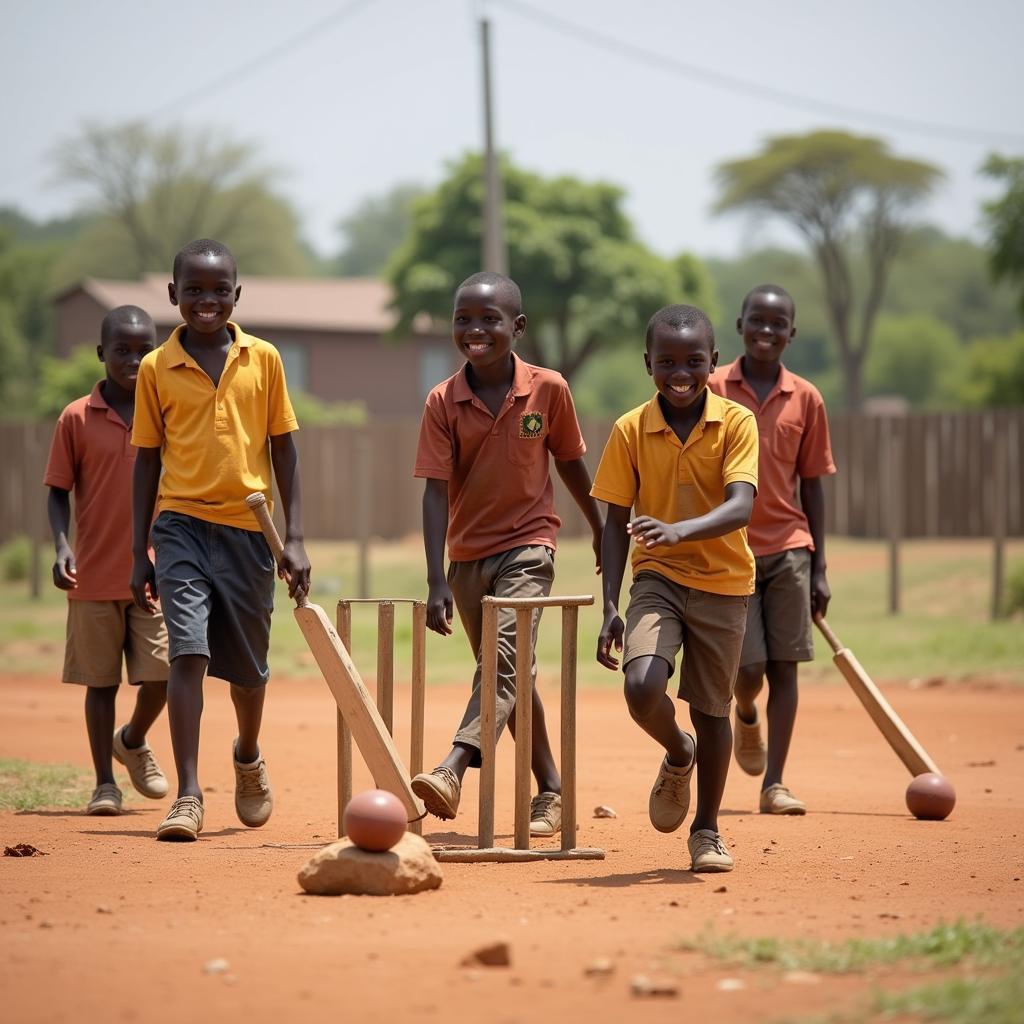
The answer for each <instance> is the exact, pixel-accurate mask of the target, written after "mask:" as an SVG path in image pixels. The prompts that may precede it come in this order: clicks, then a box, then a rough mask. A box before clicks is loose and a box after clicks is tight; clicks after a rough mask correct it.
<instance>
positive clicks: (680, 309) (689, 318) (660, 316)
mask: <svg viewBox="0 0 1024 1024" xmlns="http://www.w3.org/2000/svg"><path fill="white" fill-rule="evenodd" d="M662 324H664V325H665V326H666V327H671V328H672V329H673V330H676V331H681V330H704V331H707V334H708V338H709V339H710V341H711V349H712V351H714V348H715V329H714V327H712V326H711V321H710V320H709V319H708V316H707V313H705V312H704V310H702V309H698V308H697V307H696V306H684V305H681V304H680V305H674V306H665V307H663V308H662V309H659V310H658V312H657V313H655V314H654V316H652V317H651V319H650V320H648V321H647V336H646V339H645V344H646V345H647V348H648V349H650V347H651V339H652V338H653V337H654V331H655V328H657V327H659V326H661V325H662Z"/></svg>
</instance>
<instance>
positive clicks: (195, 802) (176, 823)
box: [156, 796, 203, 842]
mask: <svg viewBox="0 0 1024 1024" xmlns="http://www.w3.org/2000/svg"><path fill="white" fill-rule="evenodd" d="M202 831H203V801H202V800H200V799H199V797H197V796H180V797H178V799H177V800H175V801H174V803H173V804H171V809H170V811H168V813H167V817H166V818H164V820H163V821H162V822H160V824H159V825H158V826H157V829H156V837H157V839H172V840H173V839H176V840H179V841H182V840H184V841H185V842H189V841H195V840H196V839H198V838H199V833H200V832H202Z"/></svg>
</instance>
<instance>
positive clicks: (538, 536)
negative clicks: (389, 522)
mask: <svg viewBox="0 0 1024 1024" xmlns="http://www.w3.org/2000/svg"><path fill="white" fill-rule="evenodd" d="M512 358H513V361H514V365H515V375H514V378H513V380H512V387H511V388H510V389H509V393H508V396H507V397H506V399H505V401H504V403H503V404H502V406H501V409H500V410H499V412H498V415H497V417H495V416H492V415H491V412H490V410H489V409H488V408H487V406H485V405H484V403H483V402H481V401H480V399H479V398H477V397H476V395H474V394H473V389H472V388H471V387H470V386H469V379H468V378H467V377H466V368H465V366H464V367H463V368H462V369H461V370H459V372H458V373H456V374H455V375H454V376H452V377H449V378H448V379H447V380H446V381H442V382H441V383H440V384H438V385H437V387H436V388H434V390H433V391H431V392H430V394H429V395H428V396H427V402H426V406H425V408H424V410H423V420H422V422H421V424H420V437H419V445H418V447H417V450H416V468H415V470H414V471H413V475H414V476H418V477H426V478H428V479H433V480H447V481H448V515H449V519H448V557H449V559H450V560H451V561H453V562H468V561H472V560H475V559H478V558H487V557H488V556H489V555H496V554H499V553H500V552H502V551H508V550H510V549H511V548H516V547H521V546H523V545H528V544H546V545H547V546H548V547H549V548H554V547H555V536H556V534H557V532H558V527H559V526H561V520H560V519H559V518H558V516H557V515H556V514H555V499H554V488H553V487H552V484H551V475H550V473H549V471H548V467H549V462H550V460H549V458H548V455H549V453H550V454H551V455H553V456H554V457H555V458H556V459H559V460H561V461H566V460H569V459H578V458H579V457H580V456H581V455H582V454H583V453H584V452H585V451H586V450H587V449H586V445H585V444H584V443H583V435H582V434H581V433H580V427H579V423H578V422H577V420H576V409H575V407H574V406H573V402H572V395H570V393H569V385H568V384H566V382H565V379H564V378H563V377H562V376H561V374H558V373H556V372H555V371H554V370H547V369H545V368H544V367H541V366H531V365H530V364H529V363H524V362H523V361H522V360H521V359H520V358H519V357H518V356H516V355H513V357H512Z"/></svg>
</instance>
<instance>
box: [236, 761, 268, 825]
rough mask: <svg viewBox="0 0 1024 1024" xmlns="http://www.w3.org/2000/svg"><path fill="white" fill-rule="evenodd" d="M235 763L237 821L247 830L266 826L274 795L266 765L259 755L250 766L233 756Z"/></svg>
mask: <svg viewBox="0 0 1024 1024" xmlns="http://www.w3.org/2000/svg"><path fill="white" fill-rule="evenodd" d="M235 749H236V748H235V747H234V746H232V748H231V751H232V753H231V759H232V760H233V761H234V763H235V813H236V814H237V815H238V820H239V821H240V822H241V823H242V824H243V825H248V826H249V828H259V827H260V826H261V825H266V823H267V821H268V820H269V819H270V815H271V813H272V812H273V810H274V793H273V791H272V790H271V788H270V779H269V778H268V777H267V763H266V761H264V760H263V755H262V754H260V756H259V757H257V758H256V760H255V761H253V762H252V763H251V764H243V763H242V762H241V761H239V760H238V758H236V757H235V756H234V751H235Z"/></svg>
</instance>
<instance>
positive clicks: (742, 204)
mask: <svg viewBox="0 0 1024 1024" xmlns="http://www.w3.org/2000/svg"><path fill="white" fill-rule="evenodd" d="M941 174H942V172H941V171H940V170H939V169H938V168H937V167H933V166H932V165H931V164H926V163H922V162H921V161H918V160H908V159H903V158H900V157H896V156H893V155H892V154H891V153H890V152H889V150H888V147H887V146H886V145H885V143H883V142H881V141H880V140H879V139H873V138H867V137H863V136H856V135H850V134H848V133H846V132H840V131H817V132H811V133H810V134H808V135H786V136H778V137H776V138H772V139H769V140H768V141H767V143H766V144H765V146H764V148H763V149H762V150H761V152H760V153H758V154H757V155H756V156H753V157H749V158H747V159H744V160H734V161H731V162H728V163H724V164H721V165H719V167H718V170H717V175H718V181H719V185H720V187H721V195H720V197H719V200H718V203H717V205H716V209H717V210H718V211H719V212H725V211H732V210H750V211H753V212H755V213H762V214H767V215H771V216H776V217H779V218H781V219H782V220H784V221H786V222H787V223H789V224H790V225H791V226H793V227H794V228H796V230H797V231H798V232H799V233H800V234H802V235H803V236H804V238H805V239H806V240H807V242H808V244H809V246H810V250H811V253H812V254H813V256H814V259H815V261H816V263H817V264H818V269H819V271H820V274H821V278H822V284H823V287H824V295H825V306H826V310H827V312H828V317H829V323H830V326H831V328H832V332H833V334H834V336H835V341H836V345H837V348H838V352H839V361H840V367H841V369H842V373H843V392H844V396H845V400H846V405H847V407H848V408H850V409H859V408H860V405H861V400H862V397H863V371H864V363H865V360H866V358H867V355H868V351H869V349H870V346H871V334H872V330H873V328H874V323H875V318H876V316H877V315H878V311H879V309H880V308H881V306H882V302H883V300H884V298H885V289H886V283H887V280H888V276H889V270H890V268H891V266H892V261H893V258H894V257H895V255H896V252H897V250H898V248H899V244H900V241H901V239H902V238H903V236H904V234H905V232H906V230H907V227H908V224H907V217H908V215H909V213H910V211H911V210H912V209H913V208H914V207H915V206H916V205H917V204H918V203H919V202H920V201H921V200H922V199H924V198H925V197H926V196H927V195H928V194H929V193H930V192H931V190H932V189H933V188H934V186H935V184H936V183H937V182H938V180H939V179H940V177H941ZM858 257H859V259H860V262H861V263H862V265H863V270H864V276H865V281H864V284H863V287H862V291H863V294H862V295H861V296H860V298H859V300H858V297H857V295H856V294H855V292H856V291H858V290H859V289H857V287H856V284H857V282H856V272H857V266H856V263H857V259H858Z"/></svg>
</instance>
